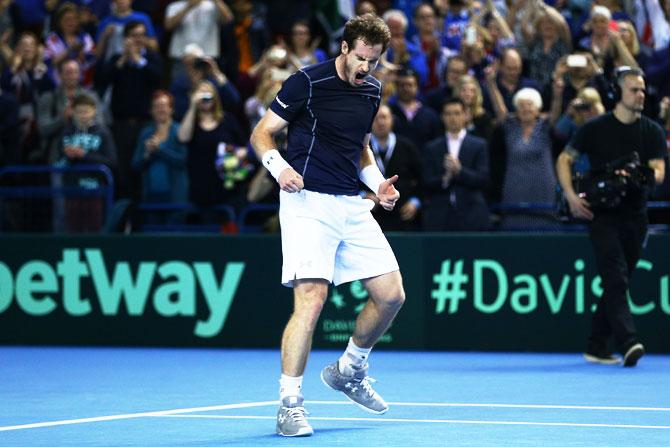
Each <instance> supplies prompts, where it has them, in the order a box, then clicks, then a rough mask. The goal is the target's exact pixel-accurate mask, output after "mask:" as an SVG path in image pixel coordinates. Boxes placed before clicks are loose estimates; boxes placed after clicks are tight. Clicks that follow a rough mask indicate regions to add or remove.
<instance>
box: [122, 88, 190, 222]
mask: <svg viewBox="0 0 670 447" xmlns="http://www.w3.org/2000/svg"><path fill="white" fill-rule="evenodd" d="M173 112H174V101H173V98H172V95H170V94H169V93H168V92H166V91H165V90H157V91H156V92H155V93H154V96H153V101H152V103H151V116H152V118H153V122H152V123H150V124H148V125H147V126H146V127H145V128H144V129H142V131H141V132H140V136H139V138H138V139H137V147H136V148H135V155H134V156H133V169H135V170H137V171H140V172H141V173H142V202H150V203H185V202H187V201H188V173H187V171H186V151H187V149H186V146H184V144H183V143H182V142H180V141H179V139H178V138H177V133H178V130H179V125H178V124H177V123H175V122H174V121H173V120H172V114H173ZM178 216H179V214H172V215H168V216H165V218H164V219H161V218H151V219H149V221H150V222H152V223H154V222H173V221H174V220H175V219H176V218H178Z"/></svg>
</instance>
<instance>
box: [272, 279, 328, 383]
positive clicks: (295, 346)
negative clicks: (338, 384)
mask: <svg viewBox="0 0 670 447" xmlns="http://www.w3.org/2000/svg"><path fill="white" fill-rule="evenodd" d="M327 297H328V281H326V280H324V279H301V280H296V281H295V285H294V287H293V301H294V304H293V314H292V315H291V318H290V319H289V321H288V324H287V325H286V328H285V329H284V335H283V336H282V341H281V368H282V373H283V374H286V375H287V376H292V377H298V376H302V374H303V372H304V371H305V365H307V357H309V351H310V350H311V348H312V337H313V335H314V329H315V328H316V323H317V322H318V321H319V315H321V309H322V308H323V305H324V303H325V302H326V298H327Z"/></svg>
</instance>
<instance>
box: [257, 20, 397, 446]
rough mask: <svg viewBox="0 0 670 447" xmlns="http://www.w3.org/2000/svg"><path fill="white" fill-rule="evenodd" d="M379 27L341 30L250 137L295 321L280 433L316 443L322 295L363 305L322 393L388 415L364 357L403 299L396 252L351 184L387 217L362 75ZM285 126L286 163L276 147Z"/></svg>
mask: <svg viewBox="0 0 670 447" xmlns="http://www.w3.org/2000/svg"><path fill="white" fill-rule="evenodd" d="M390 37H391V36H390V32H389V29H388V27H387V26H386V24H385V23H384V21H383V20H381V19H380V18H379V17H377V16H374V15H372V14H365V15H362V16H358V17H354V18H352V19H351V20H349V21H348V22H347V23H346V25H345V28H344V35H343V40H342V44H341V54H340V55H339V56H338V57H337V58H335V59H331V60H328V61H325V62H322V63H319V64H316V65H312V66H309V67H305V68H302V69H301V70H299V71H297V72H296V73H295V74H293V75H291V76H290V77H289V78H288V79H287V80H286V81H285V82H284V84H283V86H282V89H281V90H280V91H279V93H278V94H277V97H276V98H275V99H274V101H273V102H272V104H271V105H270V109H269V110H268V112H267V113H266V114H265V116H264V117H263V118H262V119H261V121H260V122H259V123H258V125H257V126H256V128H255V129H254V131H253V133H252V135H251V143H252V145H253V147H254V149H255V150H256V152H257V154H258V156H259V157H260V158H262V160H263V165H264V166H265V167H266V168H267V169H268V170H269V171H270V173H271V174H272V176H273V177H274V178H275V179H276V180H277V182H278V183H279V186H280V188H281V192H280V211H279V218H280V223H281V238H282V254H283V266H282V284H283V285H285V286H287V287H292V288H293V292H294V309H293V314H292V315H291V318H290V319H289V322H288V324H287V325H286V328H285V329H284V334H283V337H282V342H281V360H282V373H281V378H280V380H279V384H280V391H279V393H280V406H279V411H278V414H277V433H278V434H280V435H282V436H310V435H312V434H313V430H312V427H311V426H310V425H309V422H308V421H307V419H306V417H305V415H306V412H305V408H304V405H303V395H302V379H303V372H304V370H305V365H306V363H307V357H308V356H309V352H310V349H311V346H312V336H313V334H314V328H315V327H316V324H317V321H318V319H319V315H320V314H321V309H322V308H323V305H324V303H325V302H326V299H327V296H328V285H329V284H330V283H333V284H334V285H339V284H342V283H346V282H349V281H354V280H362V281H363V283H364V284H365V287H366V289H367V290H368V293H369V297H370V298H369V300H368V302H367V303H366V305H365V307H364V308H363V310H362V311H361V313H360V314H359V315H358V318H357V320H356V328H355V330H354V333H353V336H352V337H351V338H350V340H349V344H348V346H347V348H346V350H345V352H344V353H343V354H342V356H341V357H340V358H339V359H338V360H337V361H335V362H334V363H332V364H331V365H328V366H326V367H325V368H324V369H323V371H322V372H321V379H322V380H323V382H324V383H325V384H326V385H328V386H329V387H331V388H333V389H334V390H337V391H341V392H343V393H344V394H345V395H346V396H347V397H348V398H349V399H351V400H352V401H353V402H355V403H356V404H358V405H359V406H360V407H362V408H363V409H365V410H367V411H370V412H372V413H376V414H382V413H385V412H386V411H387V410H388V405H387V404H386V402H385V401H384V399H382V397H381V396H380V395H379V394H377V393H376V392H375V391H374V389H373V388H372V387H371V385H370V382H371V380H370V377H369V376H368V374H367V373H368V364H367V361H368V356H369V355H370V351H371V349H372V347H373V346H374V344H375V343H376V342H377V340H378V339H379V338H380V337H381V336H382V335H383V334H384V332H385V331H386V329H387V328H388V327H389V326H390V324H391V322H392V321H393V318H394V317H395V315H396V314H397V313H398V310H400V307H401V306H402V304H403V302H404V300H405V292H404V290H403V286H402V277H401V276H400V271H399V269H398V263H397V261H396V259H395V256H394V254H393V251H392V250H391V247H390V246H389V244H388V241H387V240H386V238H385V237H384V234H383V233H382V231H381V229H380V228H379V225H378V224H377V222H376V221H375V220H374V218H373V217H372V214H371V213H370V210H371V209H372V207H373V205H374V203H373V202H372V201H371V200H365V199H362V198H361V197H360V195H359V187H358V181H359V179H360V180H361V181H362V182H363V183H364V184H365V185H367V186H368V187H369V188H370V189H371V190H372V191H373V192H375V193H376V198H377V200H378V201H379V204H380V205H381V206H382V207H383V208H384V209H386V210H392V209H393V207H394V206H395V204H396V202H397V201H398V198H399V197H400V193H399V192H398V191H397V190H396V189H395V187H394V186H393V183H395V181H396V180H397V179H398V176H393V177H391V178H389V179H385V178H384V176H383V175H382V174H381V172H380V170H379V168H378V167H377V164H376V163H375V161H374V157H373V154H372V152H371V150H370V148H369V146H368V143H369V141H370V131H371V126H372V121H373V119H374V116H375V114H376V113H377V110H378V108H379V104H380V100H381V84H380V82H379V81H377V80H376V79H375V78H374V77H372V76H371V75H370V73H371V72H372V71H373V70H374V69H375V67H376V65H377V63H378V61H379V58H380V57H381V55H382V53H383V52H384V51H385V50H386V47H387V46H388V44H389V41H390ZM286 126H288V154H287V157H286V158H287V159H284V158H283V157H282V156H281V155H280V153H279V152H278V151H277V150H276V149H274V147H273V146H274V144H273V139H272V135H273V134H275V133H276V132H279V131H280V130H282V129H283V128H285V127H286Z"/></svg>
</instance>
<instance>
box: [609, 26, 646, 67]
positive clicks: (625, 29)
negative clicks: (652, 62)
mask: <svg viewBox="0 0 670 447" xmlns="http://www.w3.org/2000/svg"><path fill="white" fill-rule="evenodd" d="M616 25H617V29H618V30H619V35H620V36H621V41H622V42H623V44H624V45H625V46H626V49H627V50H628V52H629V53H630V55H631V56H633V58H634V59H635V61H636V62H637V63H638V65H639V66H640V67H642V68H643V67H644V66H645V63H646V61H647V57H648V53H646V52H642V51H641V49H640V41H639V40H638V38H637V32H636V31H635V26H633V23H632V22H629V21H627V20H619V21H618V22H616ZM614 65H615V66H617V67H619V66H621V65H626V60H625V58H622V57H621V56H619V57H617V58H616V59H615V60H614Z"/></svg>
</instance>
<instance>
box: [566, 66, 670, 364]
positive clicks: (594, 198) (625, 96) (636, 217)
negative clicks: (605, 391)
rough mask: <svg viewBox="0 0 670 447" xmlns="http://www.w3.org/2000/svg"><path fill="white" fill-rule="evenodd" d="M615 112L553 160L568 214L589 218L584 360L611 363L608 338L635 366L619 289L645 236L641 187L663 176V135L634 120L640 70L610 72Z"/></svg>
mask: <svg viewBox="0 0 670 447" xmlns="http://www.w3.org/2000/svg"><path fill="white" fill-rule="evenodd" d="M614 78H615V85H614V88H615V90H616V92H617V103H616V107H615V108H614V110H613V111H612V112H608V113H606V114H604V115H601V116H599V117H598V118H595V119H593V120H591V121H589V122H587V123H585V124H584V125H583V126H582V127H581V128H579V130H578V131H577V133H576V134H575V136H574V138H573V139H572V140H571V141H570V143H569V144H568V145H567V146H566V148H565V150H564V151H563V152H562V153H561V155H560V156H559V158H558V161H557V162H556V170H557V172H558V178H559V181H560V183H561V186H562V187H563V191H564V194H565V198H566V200H567V202H568V204H569V207H570V212H571V214H572V215H573V216H574V217H575V218H578V219H586V220H588V221H589V236H590V239H591V244H592V246H593V251H594V255H595V260H596V265H597V268H598V273H599V274H600V276H601V278H602V287H603V293H602V296H601V297H600V300H599V302H598V307H597V309H596V312H595V314H594V315H593V319H592V325H591V334H590V336H589V340H588V346H587V349H586V352H585V353H584V358H585V359H586V360H588V361H590V362H594V363H601V364H618V363H619V362H620V359H619V358H618V357H616V356H614V355H612V354H611V352H610V351H609V349H608V341H609V339H610V338H611V337H612V336H613V337H614V340H615V342H616V343H617V345H618V347H619V349H620V351H621V353H622V354H623V365H624V366H628V367H631V366H635V365H636V364H637V362H638V360H639V359H640V357H642V355H644V352H645V351H644V346H643V345H642V344H641V343H640V342H639V340H638V338H637V334H636V331H635V325H634V323H633V318H632V315H631V312H630V309H629V307H628V301H627V296H626V291H627V289H628V284H629V278H630V275H631V274H632V272H633V270H634V269H635V266H636V264H637V261H638V259H639V257H640V255H641V252H642V248H643V245H644V241H645V238H646V234H647V210H646V201H647V194H648V190H649V184H653V183H656V184H660V183H661V182H663V178H664V176H665V164H664V160H663V157H664V154H665V150H666V149H665V146H666V143H665V135H664V133H663V130H662V129H661V127H660V126H659V125H658V124H656V123H655V122H654V121H652V120H650V119H649V118H647V117H645V116H642V109H643V108H644V99H645V80H644V78H643V73H642V71H641V70H639V69H636V68H631V67H619V68H618V69H617V71H616V72H615V76H614ZM580 154H587V155H588V156H589V159H590V163H591V178H592V179H593V180H596V181H595V182H593V181H592V182H590V183H591V187H588V188H586V190H585V191H582V190H581V189H582V188H580V190H579V191H576V190H575V187H574V186H573V183H572V181H573V180H572V176H571V167H572V164H573V163H574V162H575V160H576V159H577V157H579V155H580Z"/></svg>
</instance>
